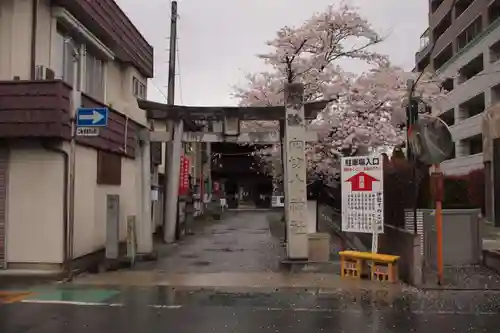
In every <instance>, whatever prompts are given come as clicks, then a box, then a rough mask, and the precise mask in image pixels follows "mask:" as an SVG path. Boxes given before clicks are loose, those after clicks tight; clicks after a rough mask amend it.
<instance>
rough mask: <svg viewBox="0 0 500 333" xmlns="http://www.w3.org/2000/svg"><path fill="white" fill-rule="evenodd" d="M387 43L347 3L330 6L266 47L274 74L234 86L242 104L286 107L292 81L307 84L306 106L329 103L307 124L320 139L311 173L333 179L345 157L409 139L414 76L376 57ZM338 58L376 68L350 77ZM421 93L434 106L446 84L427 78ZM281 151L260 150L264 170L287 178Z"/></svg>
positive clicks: (311, 149)
mask: <svg viewBox="0 0 500 333" xmlns="http://www.w3.org/2000/svg"><path fill="white" fill-rule="evenodd" d="M382 40H383V38H382V37H381V36H380V35H379V34H377V33H376V32H375V30H374V29H373V28H372V27H371V25H370V24H369V23H368V21H366V20H365V19H364V18H362V17H361V16H360V14H359V13H358V12H357V10H356V9H355V8H353V7H350V6H348V5H345V4H341V5H340V6H329V7H328V8H327V9H326V10H325V11H324V12H323V13H317V14H314V15H313V16H312V17H311V18H310V19H309V20H307V21H306V22H304V24H302V25H301V26H299V27H296V28H292V27H284V28H283V29H281V30H280V31H278V33H277V36H276V38H275V39H273V40H271V41H268V42H267V44H268V45H269V46H270V47H271V51H270V52H269V53H266V54H262V55H259V57H260V58H261V59H263V60H264V61H265V63H266V64H267V65H268V67H269V71H266V72H261V73H257V74H249V75H247V77H246V82H245V84H244V85H242V86H238V87H235V88H234V94H233V97H235V98H236V99H237V100H238V101H239V104H240V105H241V106H272V105H283V104H284V86H285V84H286V83H287V82H300V83H302V84H303V85H304V88H305V95H304V99H305V101H306V102H310V101H316V100H324V99H326V100H331V101H332V103H330V104H329V105H328V107H327V108H325V110H323V111H322V112H321V113H320V114H319V116H318V118H317V119H316V120H315V121H313V122H312V123H311V124H310V125H309V126H310V128H313V129H315V130H316V131H318V135H319V141H318V142H316V143H314V144H310V145H308V148H307V154H308V167H309V168H308V170H309V173H310V175H316V176H320V177H324V178H325V179H326V180H329V181H331V180H332V179H335V176H336V175H337V174H338V169H339V168H338V162H339V158H340V157H341V156H345V155H354V154H358V155H359V154H362V153H367V152H368V151H370V150H372V149H377V148H379V147H384V146H394V145H397V144H400V143H401V142H402V141H403V138H404V136H403V135H402V134H403V128H402V126H400V125H402V124H403V123H404V120H405V111H404V109H405V100H406V98H405V97H406V93H407V88H406V82H407V80H408V79H409V78H411V77H413V78H414V77H415V76H416V74H415V73H408V72H405V71H404V70H403V69H401V68H398V67H395V66H392V65H391V64H390V62H389V60H388V58H387V57H386V56H385V55H381V54H379V53H376V52H372V51H370V46H372V45H375V44H378V43H380V42H381V41H382ZM340 59H355V60H358V61H363V62H366V63H368V64H370V65H371V66H372V69H371V70H369V71H368V72H366V73H363V74H361V75H355V74H353V73H349V72H345V71H343V70H342V68H341V67H340V66H339V65H338V60H340ZM419 82H420V83H419V84H418V85H417V86H416V88H415V93H416V95H419V96H421V97H422V98H423V99H424V100H425V101H427V102H429V103H436V101H437V100H438V99H439V97H440V96H441V95H442V93H441V89H440V81H439V80H438V79H436V78H432V77H429V75H424V76H423V77H422V78H421V79H420V81H419ZM244 127H250V128H251V129H254V130H255V129H256V128H257V127H268V128H270V129H277V124H276V123H273V122H252V123H250V124H248V123H247V124H244ZM280 152H281V149H279V147H272V148H268V149H265V150H262V151H260V152H259V155H260V157H261V158H262V161H263V162H264V163H263V168H265V169H266V171H268V172H273V174H274V176H276V177H280V176H281V172H280V169H281V162H280V159H281V157H280Z"/></svg>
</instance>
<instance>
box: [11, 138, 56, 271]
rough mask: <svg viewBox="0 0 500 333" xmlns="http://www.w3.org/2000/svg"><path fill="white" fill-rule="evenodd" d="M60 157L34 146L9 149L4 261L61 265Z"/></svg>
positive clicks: (24, 145) (26, 145)
mask: <svg viewBox="0 0 500 333" xmlns="http://www.w3.org/2000/svg"><path fill="white" fill-rule="evenodd" d="M63 175H64V162H63V157H62V155H59V154H57V153H55V152H49V151H47V150H45V149H43V148H41V147H40V146H37V145H35V144H32V143H31V144H17V145H12V146H11V151H10V163H9V175H8V178H9V181H8V184H9V187H8V189H7V190H8V199H7V204H8V207H7V261H8V262H10V263H62V261H63V202H64V201H63V182H64V181H63Z"/></svg>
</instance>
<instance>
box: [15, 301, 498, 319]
mask: <svg viewBox="0 0 500 333" xmlns="http://www.w3.org/2000/svg"><path fill="white" fill-rule="evenodd" d="M21 303H34V304H61V305H78V306H102V307H125V306H127V305H126V304H123V303H96V302H78V301H49V300H35V299H26V300H22V301H21ZM147 307H149V308H154V309H171V310H173V309H181V308H183V306H182V305H180V304H174V305H164V304H150V305H147ZM208 307H209V308H210V307H211V306H208ZM213 308H226V307H225V306H215V307H213ZM251 309H252V310H253V311H292V312H342V313H351V314H366V312H367V310H368V309H367V310H361V309H359V310H358V309H329V308H266V307H252V308H251ZM371 310H374V311H377V312H384V309H381V310H380V309H371ZM408 313H413V314H417V315H479V316H493V315H494V316H498V315H499V313H498V312H494V311H492V312H486V311H478V312H475V311H473V310H471V311H453V310H450V311H447V310H437V311H432V310H413V311H408Z"/></svg>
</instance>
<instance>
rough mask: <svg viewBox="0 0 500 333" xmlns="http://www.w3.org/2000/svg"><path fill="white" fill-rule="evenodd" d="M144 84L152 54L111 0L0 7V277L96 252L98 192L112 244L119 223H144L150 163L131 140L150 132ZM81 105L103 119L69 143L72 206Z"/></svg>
mask: <svg viewBox="0 0 500 333" xmlns="http://www.w3.org/2000/svg"><path fill="white" fill-rule="evenodd" d="M152 76H153V48H152V47H151V45H149V44H148V43H147V41H146V40H145V38H144V37H143V36H142V35H141V34H140V33H139V31H138V30H137V29H136V28H135V27H134V25H133V24H132V23H131V22H130V20H129V19H128V18H127V16H126V15H125V14H124V13H123V11H122V10H121V9H120V8H119V6H118V5H117V4H116V3H115V2H114V1H113V0H99V1H88V0H1V1H0V271H1V269H48V270H54V271H58V270H61V268H62V267H63V265H64V264H66V263H68V262H75V261H78V260H79V259H82V260H83V259H85V258H89V256H96V255H101V256H102V254H103V248H104V246H105V242H106V219H107V218H106V212H107V207H106V196H107V195H108V194H115V195H118V196H119V221H120V227H119V234H120V240H122V241H123V240H125V237H126V233H127V230H126V220H127V216H136V218H137V221H138V224H139V225H144V226H147V225H148V218H147V215H148V214H147V213H145V212H148V213H149V214H150V215H151V211H150V210H148V206H149V205H150V204H151V203H150V202H149V203H148V202H147V201H146V200H144V197H145V196H146V195H147V193H149V192H150V186H151V185H150V180H149V181H145V180H144V179H145V177H144V173H147V174H150V173H151V172H152V171H153V170H154V167H153V168H151V164H150V162H151V160H150V158H149V157H150V152H149V147H147V148H145V147H146V146H144V145H142V144H141V143H140V140H139V133H140V132H141V131H142V130H144V129H148V128H149V127H150V126H151V124H150V123H148V120H147V119H146V114H145V112H144V110H141V109H139V108H138V106H137V98H145V97H146V88H147V79H148V78H151V77H152ZM80 106H82V107H108V108H109V110H110V114H109V122H108V126H107V127H105V128H102V129H101V130H100V133H99V136H97V137H77V138H76V148H75V151H76V153H75V167H74V177H75V187H74V189H75V190H74V198H75V200H74V202H75V204H74V207H72V205H70V199H69V198H70V196H71V194H68V188H69V185H68V184H69V183H70V182H69V180H68V177H69V175H71V173H72V172H71V162H72V161H71V156H70V149H71V148H70V147H71V146H70V142H69V141H70V139H71V137H72V134H71V119H72V118H73V117H74V112H75V109H76V108H78V107H80ZM155 156H156V157H155V158H154V159H153V164H154V166H156V165H158V164H159V163H161V162H160V161H158V156H157V155H155ZM159 160H161V156H160V157H159ZM153 173H154V172H153ZM145 216H146V217H145ZM149 224H151V217H149ZM146 230H147V229H146ZM149 230H151V228H149ZM137 232H138V233H144V232H145V231H144V230H143V229H141V228H138V231H137ZM149 236H151V235H150V234H149V235H144V234H142V235H139V237H149ZM139 250H140V251H141V249H139ZM142 250H144V249H142ZM146 251H150V249H146Z"/></svg>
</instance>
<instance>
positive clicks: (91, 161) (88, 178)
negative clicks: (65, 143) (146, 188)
mask: <svg viewBox="0 0 500 333" xmlns="http://www.w3.org/2000/svg"><path fill="white" fill-rule="evenodd" d="M136 163H139V161H136V160H131V159H126V158H122V185H121V186H111V185H97V183H96V177H97V151H96V150H94V149H92V148H87V147H83V146H79V147H77V164H76V177H75V182H76V184H75V187H76V195H75V202H76V204H75V206H76V207H75V243H74V257H75V258H78V257H81V256H83V255H86V254H88V253H91V252H94V251H98V250H101V249H103V248H104V245H105V241H106V195H107V194H117V195H119V196H120V238H121V240H125V239H126V235H127V229H126V223H127V216H128V215H136V216H137V219H138V220H139V219H140V211H139V208H140V204H138V203H137V198H138V192H139V193H140V191H141V187H140V183H137V185H136V182H137V170H136V168H135V165H136Z"/></svg>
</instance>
